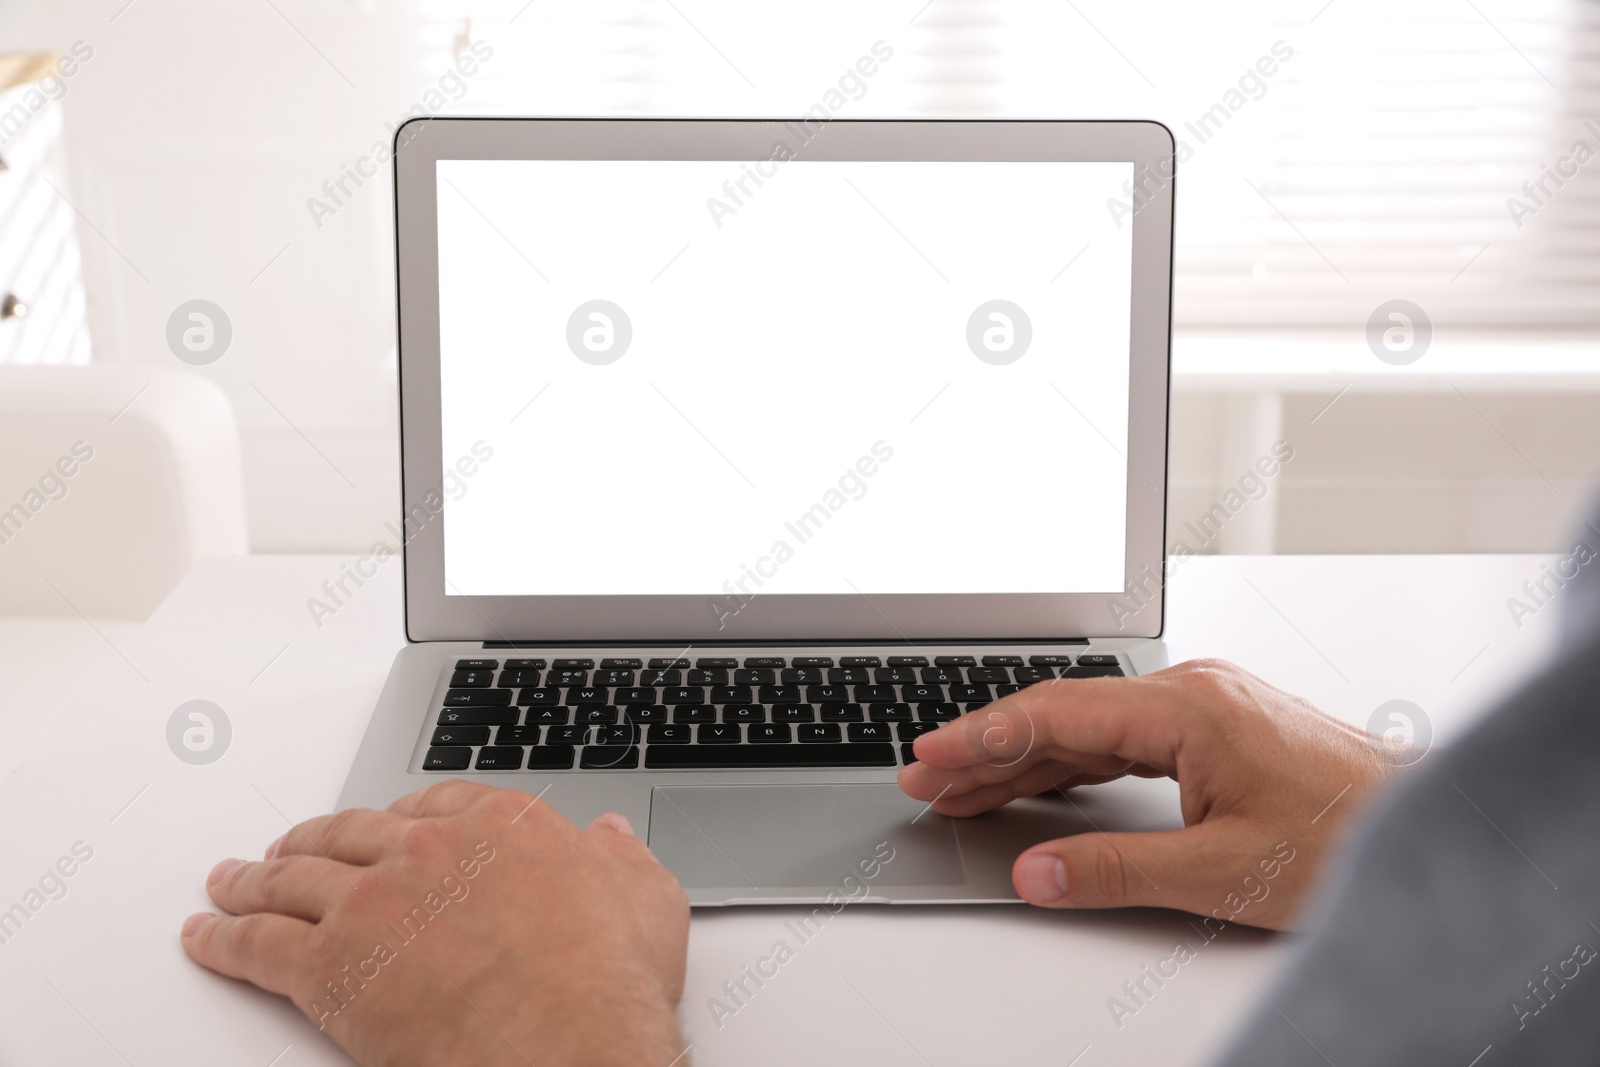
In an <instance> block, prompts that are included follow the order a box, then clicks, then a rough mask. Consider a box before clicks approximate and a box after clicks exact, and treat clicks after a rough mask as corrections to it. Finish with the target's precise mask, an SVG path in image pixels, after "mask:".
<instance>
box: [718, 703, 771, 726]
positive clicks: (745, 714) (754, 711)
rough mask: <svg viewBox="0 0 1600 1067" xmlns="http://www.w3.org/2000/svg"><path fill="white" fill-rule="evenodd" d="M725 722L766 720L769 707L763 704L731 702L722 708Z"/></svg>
mask: <svg viewBox="0 0 1600 1067" xmlns="http://www.w3.org/2000/svg"><path fill="white" fill-rule="evenodd" d="M722 721H723V722H766V721H767V709H766V707H765V706H764V705H761V704H729V705H728V706H727V707H725V708H723V709H722Z"/></svg>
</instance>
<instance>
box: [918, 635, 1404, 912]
mask: <svg viewBox="0 0 1600 1067" xmlns="http://www.w3.org/2000/svg"><path fill="white" fill-rule="evenodd" d="M916 754H917V759H918V761H919V762H917V763H915V764H913V765H912V766H910V767H907V768H905V769H904V770H902V771H901V772H900V785H901V788H903V789H904V790H905V791H906V792H907V793H909V794H910V795H911V796H913V797H915V798H917V799H919V800H927V801H933V802H934V803H933V807H934V810H935V811H938V812H940V813H941V814H944V815H953V816H966V815H976V814H979V813H980V812H985V811H989V810H991V809H993V808H998V807H999V806H1001V805H1002V804H1005V803H1007V802H1008V801H1010V800H1013V799H1015V798H1017V797H1025V796H1033V795H1035V794H1039V793H1048V792H1054V791H1056V790H1066V789H1069V788H1071V787H1073V786H1079V785H1094V784H1097V783H1101V782H1109V781H1111V780H1113V779H1116V778H1120V777H1122V776H1123V775H1127V774H1133V775H1138V776H1141V777H1146V778H1155V777H1169V778H1174V779H1176V780H1177V782H1178V785H1179V788H1180V791H1181V796H1182V810H1183V822H1184V829H1182V830H1172V831H1166V832H1159V833H1093V832H1089V833H1082V834H1077V835H1075V836H1072V837H1066V838H1062V839H1060V840H1058V841H1050V842H1046V843H1044V844H1041V845H1037V846H1035V847H1033V848H1031V849H1029V850H1028V851H1026V852H1024V853H1023V854H1022V855H1021V856H1019V857H1018V858H1017V862H1016V865H1015V867H1013V869H1012V874H1011V877H1012V881H1013V883H1014V884H1015V886H1016V889H1017V893H1018V894H1019V895H1020V896H1022V898H1023V899H1025V900H1027V901H1029V902H1030V903H1033V904H1040V905H1044V906H1047V907H1056V908H1116V907H1125V906H1130V905H1150V906H1155V907H1167V908H1179V909H1182V910H1184V911H1190V912H1194V913H1196V914H1199V915H1213V916H1218V917H1223V916H1229V917H1231V918H1232V921H1237V922H1241V923H1247V924H1249V925H1252V926H1264V927H1269V928H1272V929H1283V928H1285V927H1288V926H1289V925H1290V924H1291V923H1292V922H1293V920H1294V917H1295V905H1296V904H1297V903H1298V902H1299V900H1300V897H1301V896H1302V895H1303V893H1304V891H1305V889H1306V888H1307V887H1308V886H1309V885H1311V884H1312V883H1313V881H1314V878H1315V876H1316V874H1317V870H1318V867H1319V866H1320V861H1321V859H1322V854H1323V852H1324V850H1325V849H1326V847H1327V846H1328V844H1329V842H1330V840H1331V839H1332V838H1333V837H1334V835H1335V834H1336V832H1337V828H1338V825H1339V823H1340V822H1341V821H1342V819H1343V818H1345V817H1347V816H1348V815H1349V814H1350V813H1351V812H1352V810H1354V809H1355V808H1356V807H1357V806H1358V804H1359V803H1360V801H1361V800H1362V799H1363V797H1364V796H1365V795H1366V794H1368V793H1369V792H1370V791H1371V790H1372V789H1373V788H1374V787H1375V786H1376V785H1378V784H1379V783H1380V782H1381V781H1382V780H1383V779H1384V778H1386V777H1387V776H1388V775H1389V774H1390V773H1391V772H1392V771H1393V770H1394V768H1395V766H1396V765H1397V763H1399V762H1402V761H1401V760H1398V759H1394V758H1390V757H1388V756H1387V755H1386V754H1385V752H1384V751H1383V750H1382V749H1381V744H1380V743H1379V742H1377V741H1375V740H1374V739H1372V738H1370V737H1369V736H1368V735H1367V734H1365V733H1364V732H1362V731H1360V730H1358V729H1356V728H1355V727H1352V726H1348V725H1346V724H1344V723H1342V722H1339V721H1338V720H1336V719H1333V718H1331V717H1329V716H1327V715H1324V714H1323V713H1322V712H1320V711H1318V710H1317V709H1316V708H1314V707H1312V706H1311V705H1310V704H1308V703H1306V702H1305V701H1304V700H1301V699H1299V698H1297V697H1293V696H1290V695H1288V694H1287V693H1283V692H1281V691H1279V690H1277V689H1274V688H1272V687H1271V686H1269V685H1267V684H1266V683H1265V682H1263V681H1261V680H1260V679H1259V678H1257V677H1255V676H1254V675H1251V674H1248V673H1246V672H1245V671H1243V670H1241V669H1239V668H1238V667H1235V666H1234V665H1233V664H1231V663H1223V662H1220V661H1206V660H1200V661H1194V662H1190V663H1184V664H1180V665H1178V666H1176V667H1172V668H1170V669H1168V670H1164V671H1160V672H1158V673H1156V674H1151V675H1147V676H1144V677H1141V678H1126V679H1118V678H1084V679H1072V680H1068V679H1057V680H1055V681H1052V682H1042V683H1040V684H1038V685H1035V686H1032V687H1030V688H1028V689H1025V690H1023V691H1022V692H1020V693H1016V694H1014V695H1012V696H1009V697H1006V698H1005V699H1003V700H999V701H996V702H995V703H993V704H991V705H989V706H988V707H986V708H982V709H980V710H979V711H976V712H972V713H970V714H968V715H965V716H963V717H962V718H960V719H958V720H957V721H955V722H952V723H948V724H946V725H945V726H943V727H941V728H940V729H938V730H936V731H934V732H932V733H929V734H924V735H923V736H922V737H919V738H917V741H916ZM935 798H937V799H935Z"/></svg>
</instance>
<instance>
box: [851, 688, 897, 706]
mask: <svg viewBox="0 0 1600 1067" xmlns="http://www.w3.org/2000/svg"><path fill="white" fill-rule="evenodd" d="M897 696H899V694H898V693H896V692H895V691H894V686H892V685H858V686H856V691H855V700H856V703H858V704H882V703H887V702H889V701H892V700H894V699H895V697H897Z"/></svg>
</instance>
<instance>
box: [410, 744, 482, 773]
mask: <svg viewBox="0 0 1600 1067" xmlns="http://www.w3.org/2000/svg"><path fill="white" fill-rule="evenodd" d="M471 763H472V749H470V748H466V747H460V748H430V749H428V754H427V755H426V756H423V757H422V769H423V770H425V771H464V770H466V769H467V767H468V766H469V765H470V764H471Z"/></svg>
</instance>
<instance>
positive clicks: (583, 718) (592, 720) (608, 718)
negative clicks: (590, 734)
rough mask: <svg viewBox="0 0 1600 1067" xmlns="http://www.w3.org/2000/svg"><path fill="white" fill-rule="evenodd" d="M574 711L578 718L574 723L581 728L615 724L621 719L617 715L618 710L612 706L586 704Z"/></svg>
mask: <svg viewBox="0 0 1600 1067" xmlns="http://www.w3.org/2000/svg"><path fill="white" fill-rule="evenodd" d="M573 710H574V711H575V712H576V713H577V716H578V717H577V718H576V719H575V720H573V721H574V722H576V723H577V724H578V725H579V726H601V725H604V724H607V723H614V722H616V721H617V719H618V718H619V717H620V716H619V715H618V714H617V709H616V708H614V707H611V706H610V705H602V704H585V705H583V706H581V707H578V708H574V709H573Z"/></svg>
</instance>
